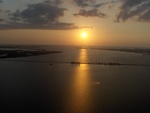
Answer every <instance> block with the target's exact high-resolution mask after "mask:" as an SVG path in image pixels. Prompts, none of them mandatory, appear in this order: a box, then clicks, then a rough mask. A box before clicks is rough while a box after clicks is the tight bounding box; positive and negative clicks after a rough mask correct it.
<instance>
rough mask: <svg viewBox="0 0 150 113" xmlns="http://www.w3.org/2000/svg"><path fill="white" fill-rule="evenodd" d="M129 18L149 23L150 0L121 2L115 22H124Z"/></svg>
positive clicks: (125, 0)
mask: <svg viewBox="0 0 150 113" xmlns="http://www.w3.org/2000/svg"><path fill="white" fill-rule="evenodd" d="M129 18H134V19H136V20H137V21H150V0H122V5H121V7H120V12H119V14H118V15H117V21H118V22H119V21H126V20H128V19H129Z"/></svg>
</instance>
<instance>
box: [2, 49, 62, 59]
mask: <svg viewBox="0 0 150 113" xmlns="http://www.w3.org/2000/svg"><path fill="white" fill-rule="evenodd" d="M56 53H62V51H47V50H44V49H38V50H30V49H29V50H28V49H27V50H26V49H18V50H17V49H16V50H13V49H12V50H11V49H8V50H7V49H6V50H5V49H4V50H3V49H1V50H0V59H3V58H17V57H29V56H39V55H46V54H56Z"/></svg>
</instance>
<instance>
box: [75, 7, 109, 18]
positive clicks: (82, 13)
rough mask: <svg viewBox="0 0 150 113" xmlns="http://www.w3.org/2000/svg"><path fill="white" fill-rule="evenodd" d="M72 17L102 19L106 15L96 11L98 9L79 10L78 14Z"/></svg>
mask: <svg viewBox="0 0 150 113" xmlns="http://www.w3.org/2000/svg"><path fill="white" fill-rule="evenodd" d="M74 16H84V17H99V18H104V17H106V16H107V15H106V14H104V13H101V12H100V11H98V9H92V10H85V9H81V10H80V11H79V13H78V14H74Z"/></svg>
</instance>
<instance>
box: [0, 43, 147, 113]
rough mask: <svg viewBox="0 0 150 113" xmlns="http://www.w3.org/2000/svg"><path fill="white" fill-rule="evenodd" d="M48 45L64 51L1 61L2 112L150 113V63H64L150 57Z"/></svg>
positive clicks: (126, 60)
mask: <svg viewBox="0 0 150 113" xmlns="http://www.w3.org/2000/svg"><path fill="white" fill-rule="evenodd" d="M44 48H46V49H47V50H62V51H63V53H60V54H50V55H43V56H34V57H27V58H11V59H9V60H10V61H4V60H1V61H0V92H1V93H0V105H1V111H2V110H4V111H5V112H18V111H19V112H20V113H36V112H41V113H150V109H149V106H150V67H148V66H147V67H146V66H103V65H87V64H81V65H71V64H69V63H64V62H71V61H80V62H83V63H86V62H117V63H136V64H150V56H144V55H140V54H135V53H124V52H112V51H102V50H90V49H77V48H75V47H67V46H63V47H60V46H57V47H56V46H51V47H44ZM33 61H36V62H33ZM51 62H53V65H49V63H51ZM58 62H59V63H58ZM60 62H63V63H60ZM5 112H3V113H5Z"/></svg>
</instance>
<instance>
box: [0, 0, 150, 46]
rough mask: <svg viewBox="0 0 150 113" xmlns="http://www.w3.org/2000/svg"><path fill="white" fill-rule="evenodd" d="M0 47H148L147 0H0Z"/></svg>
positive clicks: (149, 14)
mask: <svg viewBox="0 0 150 113" xmlns="http://www.w3.org/2000/svg"><path fill="white" fill-rule="evenodd" d="M82 33H86V38H82ZM0 44H42V45H43V44H45V45H49V44H53V45H54V44H57V45H83V44H87V45H98V46H101V45H106V46H107V45H111V46H149V47H150V0H0Z"/></svg>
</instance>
